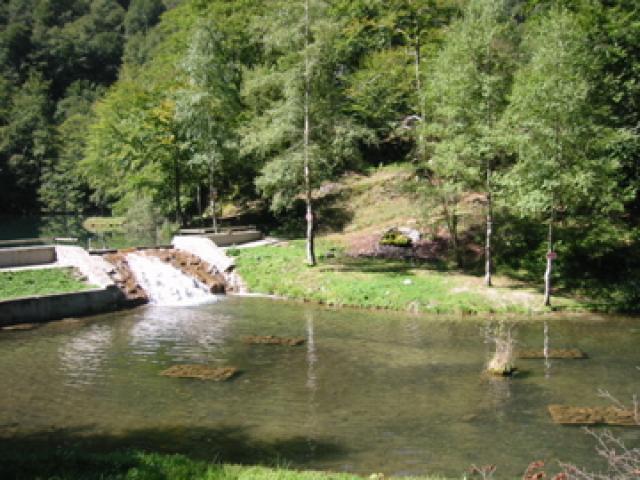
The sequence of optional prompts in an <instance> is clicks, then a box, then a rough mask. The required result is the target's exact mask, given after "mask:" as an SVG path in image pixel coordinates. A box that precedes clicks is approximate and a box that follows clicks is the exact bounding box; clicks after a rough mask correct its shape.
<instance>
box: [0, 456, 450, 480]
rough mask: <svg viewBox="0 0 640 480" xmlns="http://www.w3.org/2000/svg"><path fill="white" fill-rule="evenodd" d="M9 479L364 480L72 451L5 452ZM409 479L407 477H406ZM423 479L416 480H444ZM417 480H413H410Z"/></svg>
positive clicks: (180, 459)
mask: <svg viewBox="0 0 640 480" xmlns="http://www.w3.org/2000/svg"><path fill="white" fill-rule="evenodd" d="M0 458H1V459H2V466H0V473H2V474H3V475H4V477H5V478H17V479H23V478H24V479H26V478H41V479H50V480H53V479H56V480H77V479H83V480H103V479H109V480H161V479H162V480H362V479H363V478H365V477H360V476H357V475H352V474H346V473H327V472H311V471H310V472H306V471H297V470H288V469H286V468H282V467H279V468H277V467H274V468H268V467H262V466H240V465H229V464H219V463H210V462H205V461H201V460H194V459H191V458H189V457H187V456H184V455H175V454H174V455H172V454H163V453H150V452H142V451H136V450H129V451H117V452H111V453H86V452H83V451H78V450H69V449H49V450H48V451H46V452H44V451H43V452H36V453H33V452H28V453H26V452H24V451H21V452H15V451H10V452H3V453H2V455H1V457H0ZM405 478H406V477H405ZM438 479H439V477H431V476H428V477H419V478H415V479H413V480H438ZM408 480H411V479H408Z"/></svg>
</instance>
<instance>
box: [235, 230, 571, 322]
mask: <svg viewBox="0 0 640 480" xmlns="http://www.w3.org/2000/svg"><path fill="white" fill-rule="evenodd" d="M335 251H336V248H335V247H334V246H332V244H331V243H329V242H327V241H320V242H319V244H318V248H317V253H318V258H319V259H320V262H319V265H318V266H316V267H313V268H310V267H307V266H306V265H305V252H304V242H303V241H293V242H289V243H288V244H285V245H284V246H267V247H259V248H251V249H241V250H235V251H233V252H232V253H233V254H235V255H236V256H237V269H238V272H239V273H240V275H241V276H242V278H243V279H244V280H245V282H246V283H247V285H248V287H249V289H250V290H251V291H252V292H259V293H267V294H275V295H280V296H284V297H287V298H292V299H300V300H310V301H315V302H319V303H325V304H329V305H337V306H354V307H362V308H385V309H393V310H408V311H412V312H427V313H459V312H460V313H490V312H496V313H524V312H530V311H538V310H543V308H542V307H541V306H542V295H541V294H540V293H539V292H536V291H534V290H532V289H528V288H526V287H525V286H524V285H522V284H516V283H513V282H510V281H509V280H508V279H505V278H500V277H496V285H497V286H496V287H494V288H486V287H484V286H483V285H482V279H481V278H479V277H474V276H472V275H465V274H462V273H458V272H448V271H438V270H434V269H429V268H426V267H421V266H414V265H411V263H410V262H405V261H390V260H379V259H353V258H348V257H344V256H341V255H340V254H339V252H338V253H337V254H336V257H335V258H327V253H329V252H331V253H334V252H335ZM329 257H331V254H330V255H329ZM555 305H556V306H557V307H562V308H564V309H572V310H577V309H580V304H579V303H577V302H575V301H573V300H571V299H567V298H556V299H555Z"/></svg>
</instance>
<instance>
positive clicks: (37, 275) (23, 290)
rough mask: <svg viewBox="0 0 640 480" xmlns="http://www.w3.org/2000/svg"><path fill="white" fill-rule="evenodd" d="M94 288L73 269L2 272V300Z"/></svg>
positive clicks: (0, 286) (0, 293) (0, 277)
mask: <svg viewBox="0 0 640 480" xmlns="http://www.w3.org/2000/svg"><path fill="white" fill-rule="evenodd" d="M90 288H92V286H91V285H88V284H87V283H86V282H84V281H82V280H81V279H80V278H78V275H77V274H76V273H75V272H74V270H73V269H72V268H43V269H37V270H19V271H13V272H0V300H10V299H12V298H21V297H30V296H34V295H47V294H52V293H69V292H79V291H82V290H88V289H90Z"/></svg>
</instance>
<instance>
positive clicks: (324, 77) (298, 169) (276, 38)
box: [242, 0, 363, 265]
mask: <svg viewBox="0 0 640 480" xmlns="http://www.w3.org/2000/svg"><path fill="white" fill-rule="evenodd" d="M254 28H256V29H257V30H258V31H259V32H260V33H259V34H260V35H262V37H263V39H264V42H263V48H264V52H265V54H264V58H263V61H262V62H261V63H260V64H259V65H257V66H256V67H254V68H253V69H251V70H249V71H248V72H246V76H245V80H246V81H245V83H244V85H243V100H244V102H245V104H247V106H248V107H249V112H248V114H247V115H248V121H247V122H246V124H245V125H244V127H243V129H242V153H243V155H244V156H245V157H246V158H253V159H256V160H257V161H258V162H259V163H261V164H262V168H261V172H260V175H259V177H258V178H257V179H256V186H257V188H258V190H259V191H260V192H261V194H262V195H263V196H264V197H265V198H267V199H269V200H270V203H271V208H272V210H274V211H282V210H284V209H286V208H288V207H290V206H291V205H292V203H293V202H294V200H295V199H296V198H302V199H303V200H304V202H305V224H306V229H305V230H306V232H305V237H306V262H307V264H309V265H315V264H316V257H315V248H314V240H315V233H316V223H317V218H316V215H315V211H314V210H315V205H314V199H313V195H312V191H313V188H315V187H317V186H318V185H319V184H320V182H321V181H322V180H324V179H327V178H331V177H332V176H333V175H335V174H336V173H337V172H339V171H341V169H343V167H344V165H345V164H346V163H347V162H353V161H357V159H358V158H359V155H360V150H359V147H360V143H359V142H360V141H361V140H362V138H363V133H362V128H360V127H358V126H357V125H356V124H355V122H354V121H353V120H352V119H350V118H348V116H347V115H345V114H344V113H343V112H342V110H341V106H342V98H343V92H342V91H341V90H340V88H339V83H338V82H339V79H338V77H339V74H338V72H339V71H340V69H341V65H340V63H339V59H338V58H336V55H335V51H334V49H333V45H334V42H335V38H336V35H337V33H338V28H337V25H336V23H335V22H334V21H332V19H331V18H330V17H329V16H328V15H326V4H325V2H324V1H321V0H300V1H297V2H294V3H292V2H284V1H282V2H274V3H273V8H272V9H271V10H270V11H269V12H267V14H266V17H259V18H258V22H257V25H256V26H255V27H254Z"/></svg>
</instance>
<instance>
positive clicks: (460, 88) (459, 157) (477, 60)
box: [424, 0, 516, 203]
mask: <svg viewBox="0 0 640 480" xmlns="http://www.w3.org/2000/svg"><path fill="white" fill-rule="evenodd" d="M513 30H514V25H513V23H512V22H511V21H510V19H509V17H508V10H507V2H504V1H494V0H472V1H470V2H469V3H468V5H467V7H466V8H465V11H464V14H463V17H462V18H461V19H459V20H457V21H455V22H454V23H453V24H452V25H451V28H450V30H449V32H448V34H447V36H446V38H445V40H444V45H443V47H442V50H441V51H440V52H439V53H438V55H437V57H436V58H435V59H434V61H433V63H432V65H431V68H430V69H429V71H430V75H429V78H428V82H427V87H426V90H425V101H426V109H427V111H428V112H429V113H428V117H427V119H426V120H427V121H426V122H425V124H424V126H425V134H426V136H427V138H429V139H430V140H431V141H430V142H429V143H430V145H429V146H430V148H429V150H430V153H431V155H430V158H429V160H428V163H427V165H428V168H429V169H430V170H431V171H433V172H434V173H435V174H436V175H437V178H438V180H439V182H441V183H440V185H441V187H442V190H443V192H445V193H444V195H447V194H448V196H450V197H452V198H454V203H455V201H457V198H458V197H459V195H460V194H462V193H463V192H465V191H469V190H477V189H480V190H485V191H486V189H487V188H488V186H487V185H486V183H485V182H486V168H487V165H495V164H496V163H497V160H498V159H499V157H500V156H501V155H502V150H501V148H500V142H499V140H498V139H497V138H496V131H495V130H496V123H497V120H498V119H499V118H500V115H501V113H502V110H503V109H504V108H505V106H506V103H507V102H506V100H507V93H508V92H509V88H510V82H511V75H512V70H513V67H514V60H515V58H514V55H515V52H516V40H515V38H514V32H513Z"/></svg>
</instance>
